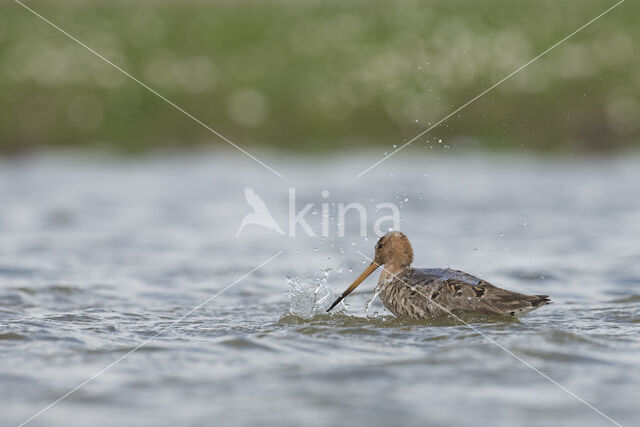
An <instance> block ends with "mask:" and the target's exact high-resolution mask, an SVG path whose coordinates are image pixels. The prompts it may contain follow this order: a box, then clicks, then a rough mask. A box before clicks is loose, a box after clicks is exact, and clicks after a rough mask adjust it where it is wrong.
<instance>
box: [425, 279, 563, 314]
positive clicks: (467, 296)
mask: <svg viewBox="0 0 640 427" xmlns="http://www.w3.org/2000/svg"><path fill="white" fill-rule="evenodd" d="M436 292H438V294H437V295H436ZM431 298H432V300H433V301H435V302H437V303H438V304H439V305H441V306H443V307H446V308H447V309H448V310H450V311H458V310H459V311H462V312H466V313H478V314H488V315H499V316H520V315H523V314H527V313H529V312H530V311H532V310H535V309H536V308H538V307H540V306H542V305H545V304H549V303H551V300H549V297H548V295H524V294H520V293H517V292H511V291H507V290H506V289H502V288H498V287H497V286H493V285H492V284H491V283H488V282H485V281H484V280H480V282H479V283H478V284H477V285H471V284H469V283H466V282H462V281H460V280H456V279H447V280H442V281H439V286H437V290H436V291H434V292H433V293H432V294H431Z"/></svg>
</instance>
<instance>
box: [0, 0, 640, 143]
mask: <svg viewBox="0 0 640 427" xmlns="http://www.w3.org/2000/svg"><path fill="white" fill-rule="evenodd" d="M614 3H615V2H614V1H613V0H569V1H550V0H537V1H517V0H487V1H471V0H469V1H459V0H458V1H445V0H439V1H404V0H399V1H386V0H383V1H346V2H345V1H338V0H323V1H299V0H291V1H281V0H266V1H228V2H204V1H196V0H191V1H136V2H129V1H109V2H89V1H65V2H50V1H43V0H38V1H29V3H28V4H29V6H30V7H32V8H33V9H34V10H36V11H37V12H38V13H41V14H42V15H43V16H45V17H47V18H48V19H50V20H51V21H53V22H54V23H55V24H57V25H59V26H60V27H61V28H63V29H64V30H65V31H67V32H69V33H70V34H72V35H74V36H75V37H77V38H78V39H79V40H81V41H83V42H84V43H86V44H87V45H88V46H90V47H92V48H94V49H95V50H96V51H97V52H100V53H101V54H103V55H104V56H105V57H107V58H108V59H110V60H111V61H113V62H114V63H115V64H117V65H119V66H121V67H122V68H123V69H125V70H127V71H128V72H130V73H131V74H132V75H133V76H135V77H137V78H139V79H140V80H141V81H143V82H145V83H147V84H149V86H151V87H152V88H154V89H156V90H157V91H158V92H159V93H161V94H162V95H164V96H166V97H167V98H169V99H171V100H172V101H174V102H175V103H176V104H178V105H180V106H182V107H183V108H184V109H185V110H187V111H189V112H190V113H192V114H193V115H194V116H196V117H198V118H199V119H201V120H202V121H203V122H205V123H207V124H208V125H210V126H211V127H212V128H214V129H216V130H218V131H219V132H221V133H222V134H224V135H225V136H227V137H228V138H230V139H231V140H233V141H235V142H237V143H239V144H240V145H242V146H246V147H252V146H254V147H255V146H276V147H281V148H291V149H296V150H300V149H332V148H336V147H354V146H364V145H372V144H379V145H381V146H382V147H388V148H391V147H392V146H393V145H394V144H401V143H402V142H403V140H404V141H406V140H408V139H409V138H412V137H413V136H415V135H416V134H418V133H419V132H421V131H422V130H424V129H425V128H426V127H428V123H430V122H431V123H433V122H436V121H438V120H440V119H441V118H442V117H444V116H445V115H447V114H448V113H449V112H451V111H452V110H455V109H456V108H457V107H459V106H460V105H462V104H464V103H465V102H467V101H468V100H470V99H471V98H473V97H474V96H476V95H477V94H479V93H480V92H482V91H483V90H484V89H486V88H488V87H489V86H491V85H492V84H493V83H495V82H497V81H498V80H500V79H502V78H503V77H504V76H506V75H508V74H509V73H511V72H512V71H514V70H515V69H517V68H518V67H520V66H521V65H523V64H524V63H526V62H527V61H529V60H530V59H531V58H533V57H535V56H536V55H537V54H538V53H540V52H542V51H544V50H545V49H547V48H548V47H549V46H551V45H553V44H554V43H556V42H557V41H559V40H560V39H561V38H563V37H565V36H566V35H568V34H569V33H571V32H573V31H574V30H576V29H577V28H578V27H580V26H581V25H583V24H584V23H586V22H587V21H589V20H590V19H592V18H593V17H595V16H596V15H598V14H600V13H601V12H603V11H604V10H605V9H607V8H608V7H610V6H612V5H613V4H614ZM638 16H640V4H638V3H637V2H625V3H623V4H622V5H621V6H619V7H618V8H617V9H615V10H613V11H612V12H610V13H609V14H607V15H605V16H604V17H603V18H602V19H600V20H598V21H596V22H595V23H593V24H592V25H591V26H589V27H587V28H586V29H584V30H583V31H581V32H579V33H578V34H576V35H575V36H573V37H572V38H570V39H569V40H568V41H566V42H565V43H563V44H561V45H560V46H558V47H557V48H555V49H554V50H552V51H551V52H550V53H549V54H547V55H545V56H543V57H542V58H541V59H540V60H538V61H536V62H535V63H533V64H532V65H531V66H529V67H527V68H526V69H525V70H523V71H522V72H520V73H518V74H517V75H516V76H514V77H513V78H512V79H509V80H508V81H506V82H505V83H504V84H502V85H500V86H499V87H497V88H496V89H495V90H493V91H491V92H490V93H489V94H487V95H486V96H484V97H482V98H480V99H479V100H478V101H477V102H475V103H473V104H472V105H470V106H469V107H468V108H466V109H464V110H463V111H461V112H460V113H459V114H456V115H455V116H453V117H452V118H451V119H449V120H448V121H447V122H445V123H443V124H442V125H441V126H439V127H438V128H436V129H434V130H433V131H432V132H430V133H428V134H427V135H425V136H424V137H423V138H421V139H420V140H419V141H416V143H415V144H416V145H418V144H423V146H425V147H429V146H430V145H431V144H433V143H434V141H436V142H435V144H433V145H436V146H437V145H438V143H437V140H438V139H443V140H444V141H445V143H446V144H449V145H456V146H458V147H461V146H463V145H465V146H473V147H490V148H508V147H513V148H518V149H520V148H521V147H524V148H525V149H541V150H559V151H574V150H594V149H615V148H622V147H629V146H634V145H638V144H639V143H638V136H639V135H640V90H639V88H640V71H639V70H640V56H639V55H638V43H637V40H638V38H639V36H640V26H638V25H637V18H638ZM0 99H1V102H2V106H3V113H2V115H0V128H1V130H2V132H1V133H0V151H1V152H5V153H9V152H15V151H22V150H25V149H31V148H40V147H63V146H66V147H69V146H73V147H87V146H88V147H114V148H117V149H121V150H125V151H132V152H137V151H144V150H148V149H157V148H167V147H178V148H180V147H190V146H196V145H202V144H211V145H216V144H217V145H223V144H226V143H225V142H223V141H221V140H220V139H219V138H217V137H216V136H215V135H212V134H211V133H210V132H208V131H207V130H206V129H204V128H203V127H201V126H199V125H198V124H196V123H195V122H193V121H192V120H190V119H189V118H187V117H185V116H184V115H183V114H181V113H180V112H178V111H176V110H175V109H173V108H172V107H171V106H169V105H168V104H167V103H165V102H163V101H162V100H160V99H159V98H157V97H156V96H154V95H153V94H151V93H149V92H148V91H146V90H145V89H143V88H142V87H140V86H139V85H137V84H136V83H135V82H133V81H131V80H129V79H128V78H127V77H125V76H123V75H122V74H121V73H120V72H118V71H117V70H115V69H114V68H113V67H111V66H109V65H108V64H106V63H104V62H102V61H100V60H99V59H98V58H97V57H96V56H94V55H92V54H91V53H89V52H88V51H87V50H85V49H83V48H82V47H80V46H79V45H77V44H76V43H74V42H73V41H71V40H70V39H69V38H67V37H65V36H64V35H62V34H61V33H59V32H58V31H56V30H55V29H53V28H52V27H51V26H49V25H47V24H46V23H44V22H43V21H41V20H40V19H38V18H37V17H36V16H34V15H33V14H31V13H29V12H28V11H27V10H25V9H24V8H22V7H21V6H20V5H18V4H16V3H14V2H11V1H7V2H2V3H1V4H0ZM427 140H428V141H429V142H426V141H427Z"/></svg>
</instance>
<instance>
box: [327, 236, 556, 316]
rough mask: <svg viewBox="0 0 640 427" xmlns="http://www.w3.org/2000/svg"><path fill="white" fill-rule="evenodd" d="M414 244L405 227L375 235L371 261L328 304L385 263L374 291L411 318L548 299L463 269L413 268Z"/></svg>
mask: <svg viewBox="0 0 640 427" xmlns="http://www.w3.org/2000/svg"><path fill="white" fill-rule="evenodd" d="M412 262H413V248H412V247H411V243H410V242H409V239H408V238H407V236H406V235H405V234H404V233H401V232H399V231H391V232H389V233H387V234H385V235H384V236H382V237H381V238H380V240H378V242H377V243H376V247H375V256H374V258H373V261H372V262H371V264H370V265H369V266H368V267H367V268H366V269H365V271H364V272H363V273H362V274H361V275H360V276H358V278H357V279H356V280H355V281H354V282H353V284H352V285H351V286H349V287H348V288H347V289H346V290H345V291H344V292H343V293H342V295H341V296H340V297H338V298H337V299H336V301H335V302H334V303H333V304H332V305H331V306H330V307H329V309H328V310H327V312H329V311H331V309H333V308H334V307H335V306H336V305H338V303H340V301H342V300H343V299H344V298H345V297H346V296H347V295H349V294H350V293H351V292H352V291H353V290H354V289H355V288H356V287H358V285H359V284H360V283H362V282H363V281H364V279H366V278H367V277H368V276H369V275H370V274H371V273H373V272H374V271H375V270H376V269H377V268H378V267H380V266H384V267H383V271H382V273H381V274H380V279H379V280H378V285H377V288H376V290H377V292H379V296H380V299H381V300H382V303H383V304H384V306H385V307H386V308H387V309H388V310H389V311H391V312H392V313H393V314H394V315H395V316H396V317H400V318H411V319H414V320H425V319H436V318H439V317H444V316H448V315H454V316H456V317H457V315H458V314H462V315H485V316H511V317H519V316H522V315H525V314H527V313H529V312H531V311H533V310H535V309H536V308H538V307H541V306H543V305H546V304H550V303H551V300H550V299H549V296H548V295H524V294H520V293H517V292H512V291H508V290H506V289H502V288H499V287H497V286H494V285H492V284H491V283H489V282H486V281H484V280H482V279H479V278H477V277H475V276H472V275H471V274H468V273H465V272H464V271H459V270H453V269H450V268H412V267H411V263H412Z"/></svg>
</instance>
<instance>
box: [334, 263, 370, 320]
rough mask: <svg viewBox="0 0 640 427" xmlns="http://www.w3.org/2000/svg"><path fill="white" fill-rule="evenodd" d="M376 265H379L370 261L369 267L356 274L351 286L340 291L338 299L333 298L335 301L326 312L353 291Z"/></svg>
mask: <svg viewBox="0 0 640 427" xmlns="http://www.w3.org/2000/svg"><path fill="white" fill-rule="evenodd" d="M378 267H379V265H378V264H376V263H375V262H372V263H371V264H370V265H369V267H367V269H366V270H364V271H363V272H362V274H361V275H360V276H358V278H357V279H356V280H355V282H353V283H352V284H351V286H349V287H348V288H347V290H346V291H344V292H343V293H342V295H340V297H338V299H337V300H335V301H334V302H333V304H331V307H329V309H328V310H327V313H328V312H330V311H331V309H332V308H333V307H335V306H336V305H338V304H339V303H340V301H342V300H343V299H344V298H345V297H346V296H347V295H349V294H350V293H351V292H353V290H354V289H355V288H357V287H358V285H359V284H360V283H362V282H363V281H364V279H366V278H367V277H369V275H370V274H371V273H373V272H374V271H375V270H376V268H378Z"/></svg>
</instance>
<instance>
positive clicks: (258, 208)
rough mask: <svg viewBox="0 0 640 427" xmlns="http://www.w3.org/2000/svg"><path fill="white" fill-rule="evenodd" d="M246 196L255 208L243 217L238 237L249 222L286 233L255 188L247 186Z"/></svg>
mask: <svg viewBox="0 0 640 427" xmlns="http://www.w3.org/2000/svg"><path fill="white" fill-rule="evenodd" d="M244 197H245V199H246V200H247V204H248V205H249V206H251V208H252V209H253V212H250V213H248V214H246V215H245V216H244V218H242V222H241V223H240V228H238V232H237V233H236V237H238V236H239V235H240V232H241V231H242V229H243V228H244V227H245V226H246V225H249V224H256V225H261V226H263V227H266V228H268V229H270V230H275V231H276V232H277V233H279V234H284V231H282V229H281V228H280V226H279V225H278V223H277V222H276V220H275V219H273V216H272V215H271V213H270V212H269V209H267V205H265V204H264V201H263V200H262V199H261V198H260V196H258V195H257V194H256V193H255V191H253V188H251V187H247V188H245V189H244Z"/></svg>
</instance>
